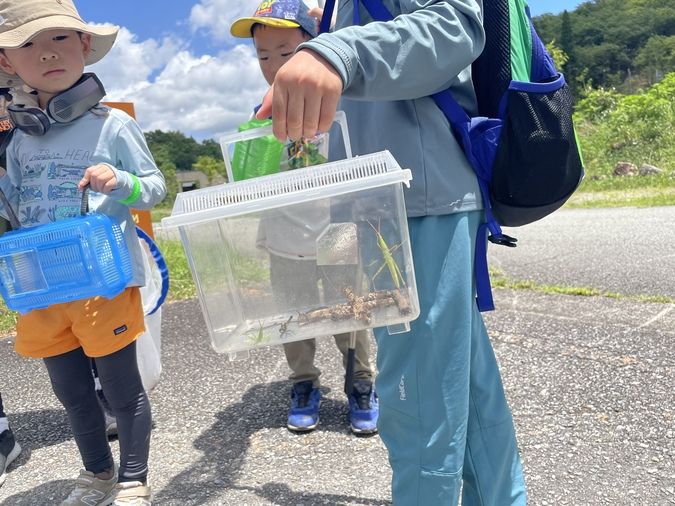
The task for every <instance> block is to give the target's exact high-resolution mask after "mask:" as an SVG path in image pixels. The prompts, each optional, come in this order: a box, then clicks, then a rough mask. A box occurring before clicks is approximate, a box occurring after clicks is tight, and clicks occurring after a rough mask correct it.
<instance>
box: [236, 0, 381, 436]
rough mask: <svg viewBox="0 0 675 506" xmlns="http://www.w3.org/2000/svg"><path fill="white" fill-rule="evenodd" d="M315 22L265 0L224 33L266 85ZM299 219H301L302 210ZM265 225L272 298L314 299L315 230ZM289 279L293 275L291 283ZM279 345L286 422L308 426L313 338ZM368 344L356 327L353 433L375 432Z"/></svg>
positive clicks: (343, 343) (314, 372)
mask: <svg viewBox="0 0 675 506" xmlns="http://www.w3.org/2000/svg"><path fill="white" fill-rule="evenodd" d="M317 24H318V22H317V19H316V18H314V17H312V16H311V15H310V11H309V8H308V7H307V5H306V4H305V3H304V2H302V0H265V1H263V2H262V3H261V4H260V5H258V8H257V9H256V11H255V13H254V14H253V16H251V17H245V18H240V19H237V20H236V21H234V23H232V26H231V27H230V33H231V34H232V35H233V36H235V37H240V38H253V43H254V45H255V48H256V52H257V54H258V63H259V64H260V70H261V71H262V74H263V76H264V77H265V80H266V81H267V82H268V84H272V83H273V82H274V78H275V76H276V74H277V71H278V70H279V69H280V68H281V66H282V65H283V64H284V63H285V62H286V61H287V60H288V59H290V57H291V56H293V54H294V53H295V49H296V48H297V46H298V45H299V44H301V43H303V42H306V41H307V40H309V39H311V38H313V37H315V36H316V35H317V28H318V27H317ZM319 214H320V213H317V215H316V216H317V220H316V221H317V222H316V223H311V224H310V223H303V230H304V232H305V236H307V235H308V232H307V231H308V230H314V231H315V232H316V235H318V233H320V232H321V230H322V226H325V223H323V224H322V222H321V219H320V216H319ZM303 218H306V215H305V214H303ZM289 221H293V220H292V219H289ZM268 228H269V230H267V231H266V233H263V234H261V233H259V237H258V239H259V245H261V246H263V247H265V248H266V249H267V250H268V252H269V254H270V279H271V282H272V288H273V291H274V294H275V297H276V298H278V299H281V300H284V301H285V302H286V303H290V304H292V305H294V306H297V307H301V306H303V305H310V304H312V303H314V302H315V301H316V300H317V299H318V297H319V292H318V285H317V278H318V277H320V276H318V269H317V264H316V256H315V255H316V252H315V242H314V241H315V239H316V235H312V234H311V233H309V235H312V236H311V237H304V238H302V239H301V238H300V236H302V234H288V229H283V230H284V233H283V234H280V233H275V230H274V228H275V227H268ZM277 228H278V227H277ZM279 230H282V229H279ZM277 232H278V231H277ZM289 279H293V283H292V286H291V284H290V283H288V280H289ZM322 284H323V286H324V291H325V290H328V289H329V287H330V285H331V284H330V283H329V282H323V283H322ZM334 338H335V343H336V345H337V347H338V349H339V350H340V352H341V353H342V355H343V365H345V366H346V364H347V355H348V349H349V333H345V334H336V335H335V336H334ZM283 346H284V352H285V354H286V360H287V362H288V365H289V367H290V368H291V375H290V379H291V381H292V382H293V387H292V389H291V407H290V409H289V411H288V419H287V422H286V426H287V427H288V429H289V430H292V431H295V432H307V431H311V430H313V429H314V428H316V426H317V425H318V423H319V406H320V404H321V392H320V390H319V386H320V384H319V376H320V374H321V371H320V370H319V369H318V368H317V367H316V366H315V365H314V356H315V353H316V342H315V340H314V339H306V340H304V341H295V342H291V343H285V344H284V345H283ZM369 346H370V343H369V339H368V332H367V331H365V330H363V331H359V332H357V333H356V347H355V354H354V356H355V361H354V377H353V385H354V386H353V389H352V391H351V392H346V394H347V398H348V402H349V422H350V427H351V429H352V431H353V432H354V433H357V434H369V433H374V432H377V419H378V414H379V407H378V399H377V395H376V393H375V389H374V388H373V370H372V367H371V365H370V359H369V356H368V351H369Z"/></svg>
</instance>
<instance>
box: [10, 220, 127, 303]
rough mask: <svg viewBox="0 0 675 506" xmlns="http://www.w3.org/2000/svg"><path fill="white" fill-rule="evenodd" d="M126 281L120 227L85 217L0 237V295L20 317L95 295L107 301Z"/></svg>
mask: <svg viewBox="0 0 675 506" xmlns="http://www.w3.org/2000/svg"><path fill="white" fill-rule="evenodd" d="M131 278H132V268H131V258H130V256H129V250H128V249H127V245H126V242H125V241H124V234H123V233H122V229H121V228H120V226H119V225H118V224H117V223H115V222H113V221H112V220H111V219H110V218H109V217H108V216H106V215H103V214H96V213H92V214H87V215H85V216H78V217H75V218H69V219H66V220H60V221H56V222H54V223H49V224H46V225H39V226H37V227H32V228H27V229H26V228H24V229H20V230H16V231H13V232H7V233H6V234H4V235H3V236H2V237H0V292H1V293H2V296H3V298H4V299H5V303H6V304H7V307H9V308H10V309H13V310H15V311H19V312H20V313H27V312H28V311H31V310H33V309H39V308H44V307H47V306H51V305H52V304H59V303H62V302H68V301H73V300H79V299H86V298H89V297H95V296H97V295H100V296H103V297H107V298H112V297H114V296H116V295H118V294H119V293H121V292H122V291H123V290H124V288H125V287H126V286H127V284H128V283H129V281H131Z"/></svg>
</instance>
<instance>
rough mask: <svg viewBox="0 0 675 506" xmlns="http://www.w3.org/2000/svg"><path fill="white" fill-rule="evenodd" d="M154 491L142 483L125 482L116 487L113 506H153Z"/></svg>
mask: <svg viewBox="0 0 675 506" xmlns="http://www.w3.org/2000/svg"><path fill="white" fill-rule="evenodd" d="M151 499H152V491H151V490H150V487H148V486H147V485H143V484H142V483H141V482H140V481H124V482H122V483H118V484H117V485H115V492H114V502H113V503H112V504H113V506H152V502H151Z"/></svg>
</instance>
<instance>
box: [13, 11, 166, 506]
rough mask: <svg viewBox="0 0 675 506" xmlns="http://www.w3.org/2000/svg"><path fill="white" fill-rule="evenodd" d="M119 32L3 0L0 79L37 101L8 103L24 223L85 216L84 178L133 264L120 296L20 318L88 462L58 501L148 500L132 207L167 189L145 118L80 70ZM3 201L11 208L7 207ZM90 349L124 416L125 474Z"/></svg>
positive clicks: (139, 260) (31, 353)
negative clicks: (111, 440)
mask: <svg viewBox="0 0 675 506" xmlns="http://www.w3.org/2000/svg"><path fill="white" fill-rule="evenodd" d="M117 31H118V29H117V28H116V27H109V26H91V25H88V24H86V23H84V21H82V19H81V17H80V15H79V14H78V12H77V9H76V8H75V5H74V4H73V2H72V0H57V1H54V0H6V1H3V2H1V3H0V87H11V88H23V87H24V86H27V87H29V88H31V89H33V90H35V91H34V94H33V96H32V98H33V99H34V100H35V101H36V102H37V106H36V105H35V104H31V105H30V106H28V105H21V104H17V103H12V104H11V105H10V106H9V107H8V111H9V115H10V117H11V119H12V122H13V123H14V125H15V127H16V128H15V129H14V132H13V137H12V140H11V142H10V143H9V146H8V147H7V174H6V175H5V176H4V177H1V178H0V187H1V188H2V190H3V192H4V193H5V195H6V196H7V198H8V200H9V203H10V204H11V207H12V208H13V211H14V214H15V215H16V216H18V217H19V221H20V223H19V225H20V226H21V227H22V228H28V227H32V226H35V225H39V224H44V223H50V222H54V221H58V220H60V219H63V218H68V217H72V216H76V215H78V214H79V213H80V208H81V201H82V200H83V196H82V195H83V193H82V192H83V191H84V189H85V188H87V187H88V188H89V190H90V191H89V195H88V197H86V198H85V203H86V204H87V205H88V207H89V209H90V210H92V211H96V212H99V213H105V214H106V215H108V216H109V217H111V218H112V219H113V220H114V221H116V222H118V223H119V224H120V226H121V228H122V230H123V232H124V238H125V242H126V244H127V247H128V249H129V253H130V256H131V263H132V269H133V277H132V280H131V282H130V283H129V285H128V286H127V287H126V289H125V290H124V291H123V292H122V293H121V294H120V295H118V296H116V297H114V298H113V299H110V300H108V299H104V298H102V297H94V298H90V299H85V300H76V301H73V302H66V303H63V304H54V305H51V306H49V307H47V308H44V309H35V310H33V311H30V312H28V313H26V314H22V315H19V318H18V321H17V337H16V342H15V349H16V351H17V352H18V353H19V354H21V355H24V356H28V357H36V358H42V359H43V360H44V363H45V365H46V367H47V371H48V373H49V377H50V379H51V383H52V388H53V390H54V393H55V394H56V396H57V397H58V399H59V401H61V403H62V404H63V406H64V407H65V409H66V411H67V413H68V418H69V420H70V425H71V428H72V431H73V435H74V437H75V441H76V443H77V446H78V449H79V451H80V455H81V458H82V461H83V464H84V470H82V471H81V472H80V475H79V477H78V478H77V481H76V482H75V489H74V490H73V491H72V493H71V494H70V495H69V496H68V497H67V498H66V499H65V500H64V501H63V502H62V503H61V504H62V505H85V504H86V505H88V506H92V505H102V506H108V505H110V504H113V505H115V506H122V505H127V506H131V505H134V506H148V505H150V504H151V502H150V496H151V494H150V488H149V487H148V486H147V483H146V481H147V475H148V454H149V446H150V428H151V414H150V404H149V402H148V398H147V395H146V393H145V391H144V390H143V385H142V383H141V378H140V375H139V372H138V365H137V360H136V342H135V341H136V338H137V337H138V336H140V335H141V334H142V333H143V331H144V322H143V307H142V305H141V298H140V292H139V286H142V285H143V284H144V282H145V280H144V270H143V257H142V254H143V253H142V251H141V250H140V246H139V243H138V239H137V237H136V230H135V225H134V222H133V219H132V217H131V213H130V209H129V208H130V206H133V207H135V208H139V209H149V208H151V207H152V206H154V205H155V204H157V203H158V202H160V201H161V200H162V199H163V198H164V195H165V193H166V186H165V182H164V177H163V176H162V173H161V172H160V171H159V169H158V168H157V166H156V165H155V162H154V160H153V158H152V155H151V154H150V151H149V149H148V147H147V144H146V142H145V138H144V137H143V133H142V132H141V130H140V128H139V126H138V125H137V124H136V123H135V121H134V120H133V119H132V118H130V117H129V116H128V115H126V114H125V113H123V112H121V111H118V110H115V109H111V108H109V107H105V106H103V105H101V104H100V103H99V100H100V99H101V98H103V96H104V95H105V90H104V89H103V86H102V85H101V83H100V81H99V80H98V78H96V76H95V75H94V74H85V73H84V66H85V65H89V64H92V63H95V62H97V61H99V60H100V59H101V58H103V56H105V54H106V53H107V52H108V51H109V50H110V48H111V47H112V45H113V43H114V41H115V38H116V36H117ZM18 96H19V94H17V95H15V101H18ZM2 211H3V214H5V215H6V216H9V217H11V216H10V215H11V213H10V211H9V210H8V209H4V208H3V209H2ZM90 358H93V359H94V361H95V362H96V367H97V370H98V375H99V378H100V381H101V385H102V387H103V392H104V393H105V396H106V398H107V399H108V401H109V404H110V406H111V409H112V411H113V414H114V416H115V418H116V419H117V425H118V434H119V441H120V466H119V473H117V472H116V466H115V463H114V461H113V456H112V453H111V450H110V446H109V444H108V439H107V437H106V432H105V422H104V415H103V411H102V409H101V407H100V405H99V402H98V399H97V396H96V393H95V390H94V380H93V377H92V373H91V366H90Z"/></svg>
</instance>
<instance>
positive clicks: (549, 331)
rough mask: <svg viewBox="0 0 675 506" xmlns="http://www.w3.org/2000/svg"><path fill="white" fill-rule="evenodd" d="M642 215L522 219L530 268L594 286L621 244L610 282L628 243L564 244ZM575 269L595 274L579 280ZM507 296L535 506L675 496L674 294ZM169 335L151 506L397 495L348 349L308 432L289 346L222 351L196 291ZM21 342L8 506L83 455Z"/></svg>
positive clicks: (158, 393)
mask: <svg viewBox="0 0 675 506" xmlns="http://www.w3.org/2000/svg"><path fill="white" fill-rule="evenodd" d="M631 211H635V213H631V212H628V211H625V210H615V212H616V213H617V215H616V216H617V218H616V219H612V213H611V212H608V211H583V212H577V211H561V212H559V213H557V214H556V215H554V216H553V217H551V218H549V220H551V219H553V218H555V220H561V222H563V223H564V224H565V225H564V227H565V228H566V230H567V231H568V232H566V233H565V234H564V235H561V234H559V231H560V229H556V232H555V234H557V236H558V238H559V239H558V240H559V241H561V242H556V241H555V240H553V239H551V238H550V237H548V235H547V234H546V232H547V231H551V230H552V229H551V227H544V229H543V230H544V233H541V234H534V233H533V232H532V231H533V230H534V227H535V226H534V225H532V226H530V227H526V228H524V229H522V232H523V233H522V234H521V235H520V236H519V238H521V237H522V238H521V246H519V247H518V249H517V250H515V252H520V253H521V254H522V256H521V257H519V258H520V259H522V261H523V262H526V263H529V264H530V265H533V264H541V265H543V262H541V261H539V259H538V258H537V255H548V256H549V257H551V258H554V259H557V260H556V261H555V262H553V263H557V264H558V265H559V268H560V272H561V273H563V274H564V277H563V275H562V274H561V275H560V277H559V278H556V279H557V281H556V283H560V284H562V283H563V282H565V283H566V284H574V285H577V286H579V285H581V286H593V283H594V280H595V278H594V277H592V276H591V275H592V274H594V271H595V270H599V269H600V266H599V264H596V265H598V267H597V268H596V269H585V268H584V266H585V265H586V264H587V263H588V262H589V258H590V259H591V261H592V262H594V263H595V262H599V261H600V260H599V259H605V258H606V257H607V256H608V255H614V257H615V258H617V261H616V262H613V263H612V262H611V261H610V262H607V264H606V268H607V269H608V270H607V271H606V272H604V278H598V279H615V278H618V277H619V274H620V271H623V270H624V269H625V268H626V266H625V264H624V262H627V261H628V259H630V258H633V255H632V254H628V256H626V257H622V256H621V254H619V253H617V249H619V247H620V246H621V245H619V246H617V245H616V244H614V243H612V242H611V241H606V240H601V241H598V242H597V243H596V245H595V246H594V247H592V248H591V251H592V252H593V256H589V257H587V258H584V257H583V256H579V254H578V253H576V252H578V251H581V249H580V248H581V247H580V246H579V247H575V248H574V251H575V253H573V254H572V253H567V250H566V249H565V248H566V246H564V244H569V243H570V241H571V243H572V244H577V243H578V244H579V245H582V244H585V241H586V239H587V237H588V236H591V235H596V236H597V235H598V234H599V235H600V236H601V237H606V236H605V231H604V230H601V229H602V228H603V227H601V226H600V225H598V226H597V228H596V226H595V224H598V223H605V225H607V224H608V223H611V222H614V223H616V222H623V220H624V219H627V218H624V217H625V216H627V215H630V216H633V214H640V213H641V214H642V217H643V220H642V221H637V222H636V223H637V225H638V228H639V230H640V231H641V232H640V234H642V230H643V229H644V228H646V227H647V225H645V223H646V222H647V221H649V219H650V218H651V216H652V215H651V214H649V212H648V210H647V211H646V212H642V211H639V210H631ZM651 211H653V212H654V213H655V214H654V216H655V217H660V218H659V219H663V220H667V219H668V216H670V215H671V213H673V214H675V208H674V209H672V210H671V209H667V208H664V209H657V210H651ZM606 213H608V214H606ZM655 219H656V218H655ZM575 220H577V221H576V224H575ZM589 223H590V224H594V225H593V226H592V227H591V228H590V229H588V228H587V226H588V225H589ZM541 225H542V226H543V222H542V224H541ZM665 230H667V229H664V228H662V227H659V234H649V233H646V232H645V233H644V235H641V237H642V238H643V240H644V241H652V243H651V244H642V245H641V247H643V248H644V252H645V254H646V253H647V252H649V253H650V254H651V255H652V256H651V257H650V258H656V257H655V255H658V254H659V251H661V253H662V254H664V253H667V251H664V250H666V249H667V246H668V245H667V244H665V245H664V235H665ZM531 232H532V233H531ZM526 237H527V240H526ZM563 243H564V244H563ZM526 244H527V245H528V246H527V247H523V246H525V245H526ZM542 244H545V245H546V246H543V245H542ZM584 247H585V246H584ZM521 248H522V249H521ZM492 249H493V250H494V249H495V248H492ZM528 251H538V252H539V253H538V254H535V253H528ZM549 251H554V252H555V253H554V254H550V253H549ZM512 254H514V252H510V251H509V252H508V256H509V258H508V259H506V260H505V259H504V258H503V256H502V255H501V254H498V255H499V256H498V257H497V256H496V255H493V260H494V262H497V261H499V262H501V268H503V269H504V270H505V271H506V272H508V274H509V275H510V276H515V274H513V273H516V272H517V271H516V270H515V269H516V268H517V265H518V263H519V262H518V261H517V260H518V258H515V257H514V258H511V255H512ZM491 255H492V253H491ZM666 256H667V255H666ZM619 258H624V262H621V261H618V259H619ZM660 258H661V260H660V261H652V262H651V266H652V269H654V270H656V271H657V272H656V273H655V274H654V278H653V279H654V280H655V281H659V282H662V283H661V284H653V285H651V286H646V288H645V290H647V292H646V293H649V294H658V293H662V292H663V289H662V288H660V287H661V286H665V285H666V284H667V283H666V279H668V278H669V277H670V278H671V279H672V273H673V270H672V268H671V267H672V263H670V264H669V263H668V261H664V260H663V258H664V256H662V257H660ZM669 258H670V261H671V262H672V256H671V257H669ZM633 263H638V262H633ZM639 263H641V262H639ZM507 264H508V265H507ZM567 264H569V265H570V266H572V267H574V268H581V269H582V270H583V271H584V272H588V273H589V275H588V276H579V277H574V276H571V277H570V276H569V273H570V272H571V271H572V270H573V269H572V267H568V268H566V267H565V265H567ZM514 266H515V267H514ZM631 268H633V266H631ZM508 269H513V270H512V271H510V270H508ZM602 269H605V264H603V266H602ZM548 270H549V269H548V268H547V269H544V271H548ZM647 271H649V269H645V272H647ZM527 272H529V273H532V272H533V269H532V268H530V269H528V270H527ZM650 275H651V273H650ZM532 277H534V275H532ZM636 281H640V283H641V282H642V279H639V280H636ZM542 282H550V281H546V280H542ZM607 286H608V287H609V286H610V285H607ZM617 286H622V287H623V288H622V289H621V290H618V289H612V290H613V291H621V292H623V293H633V292H631V290H635V292H634V293H642V292H640V290H642V288H639V287H633V285H632V284H631V283H625V284H622V285H617ZM603 288H604V287H603ZM608 289H610V288H608ZM670 289H671V291H672V286H671V287H670ZM665 293H666V294H668V293H672V292H665ZM495 295H496V304H497V307H498V310H497V311H496V312H494V313H491V314H489V315H487V317H486V321H487V324H488V328H489V329H490V333H491V336H492V339H493V342H494V346H495V351H496V354H497V357H498V359H499V361H500V364H501V366H502V374H503V377H504V383H505V387H506V390H507V395H508V396H509V399H510V402H511V405H512V408H513V412H514V418H515V422H516V426H517V431H518V436H519V444H520V448H521V452H522V455H523V460H524V464H525V471H526V480H527V484H528V488H529V494H530V502H529V504H531V505H534V506H540V505H543V506H548V505H551V506H552V505H555V506H558V505H561V506H565V505H574V506H577V505H578V506H587V505H588V506H593V505H612V506H614V505H631V506H635V505H645V506H647V505H648V506H653V505H657V506H661V505H663V506H665V505H672V504H675V389H674V388H673V380H674V379H675V351H674V348H673V346H672V342H673V338H675V305H672V304H656V303H645V302H636V301H634V300H629V299H618V300H617V299H611V298H605V297H574V296H564V295H548V294H542V293H534V292H529V291H509V290H498V291H497V292H496V294H495ZM163 341H164V349H163V363H164V372H163V375H162V379H161V381H160V383H159V385H158V387H157V388H156V389H155V390H154V391H153V392H152V393H151V401H152V404H153V414H154V420H155V428H154V430H153V434H152V448H151V462H150V465H151V476H150V480H151V484H152V486H153V489H154V492H155V504H158V505H195V506H196V505H252V506H257V505H279V506H300V505H303V506H313V505H323V504H325V505H366V506H379V505H387V504H390V500H391V496H390V487H389V482H390V478H391V475H390V471H389V468H388V464H387V455H386V450H385V448H384V447H383V445H382V443H381V441H380V439H379V438H378V437H377V436H375V437H356V436H353V435H351V434H350V433H349V431H348V429H347V424H346V416H347V407H346V404H345V400H344V396H343V394H342V392H341V387H342V385H341V380H340V375H341V371H340V369H341V366H340V362H339V358H338V355H339V354H338V353H337V350H336V349H335V347H334V345H333V344H332V343H331V342H330V340H326V339H325V340H323V341H321V342H320V344H319V352H318V357H317V363H318V364H319V365H320V367H321V368H322V370H323V371H324V375H323V383H324V388H325V395H326V401H325V402H324V404H323V405H322V411H321V413H322V420H321V424H320V426H319V428H318V429H317V430H316V431H315V432H313V433H311V434H307V435H300V436H298V435H295V434H291V433H289V432H288V431H287V430H286V429H285V427H284V423H285V414H286V409H287V394H288V388H289V384H288V382H287V381H286V379H285V378H286V375H287V367H286V364H285V359H284V356H283V353H282V350H281V349H279V348H270V349H265V350H260V351H256V352H254V353H252V354H251V357H250V358H248V359H245V360H240V361H234V362H230V361H228V359H227V357H226V356H222V355H217V354H215V353H214V352H213V351H212V350H211V349H210V348H209V345H208V343H207V339H206V330H205V327H204V323H203V321H202V317H201V312H200V310H199V306H198V304H197V302H196V301H185V302H179V303H173V304H168V305H165V306H164V319H163ZM11 348H12V346H11V339H4V340H0V375H1V377H2V378H3V381H2V383H0V385H1V388H2V393H3V399H4V400H5V404H6V406H7V408H8V409H9V411H10V420H11V423H12V425H13V427H14V428H15V431H16V433H17V437H18V439H19V440H20V442H21V443H22V445H23V446H24V452H23V453H22V455H21V456H20V457H19V459H17V461H16V463H15V464H13V465H12V466H11V467H10V470H9V475H8V477H7V482H6V483H5V485H4V486H3V487H2V488H0V505H3V506H5V505H8V506H9V505H12V506H14V505H30V506H41V505H52V504H58V501H59V500H61V499H62V498H63V497H65V496H66V495H67V494H68V492H69V490H70V488H71V486H72V481H71V480H72V479H73V478H74V477H75V476H76V475H77V472H78V469H79V462H78V461H79V458H78V454H77V450H76V447H75V444H74V442H73V440H72V437H71V435H70V432H69V429H68V424H67V420H66V417H65V415H64V413H63V411H62V410H61V409H60V407H59V405H58V402H57V401H56V400H55V398H54V396H53V394H52V393H51V390H50V388H49V385H48V379H47V377H46V373H45V371H44V367H43V366H42V365H41V363H40V362H39V361H35V360H26V359H22V358H19V357H18V356H17V355H16V354H15V353H14V352H13V351H12V349H11ZM116 447H117V443H116V442H114V443H113V448H114V449H115V450H116ZM497 506H500V505H497Z"/></svg>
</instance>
